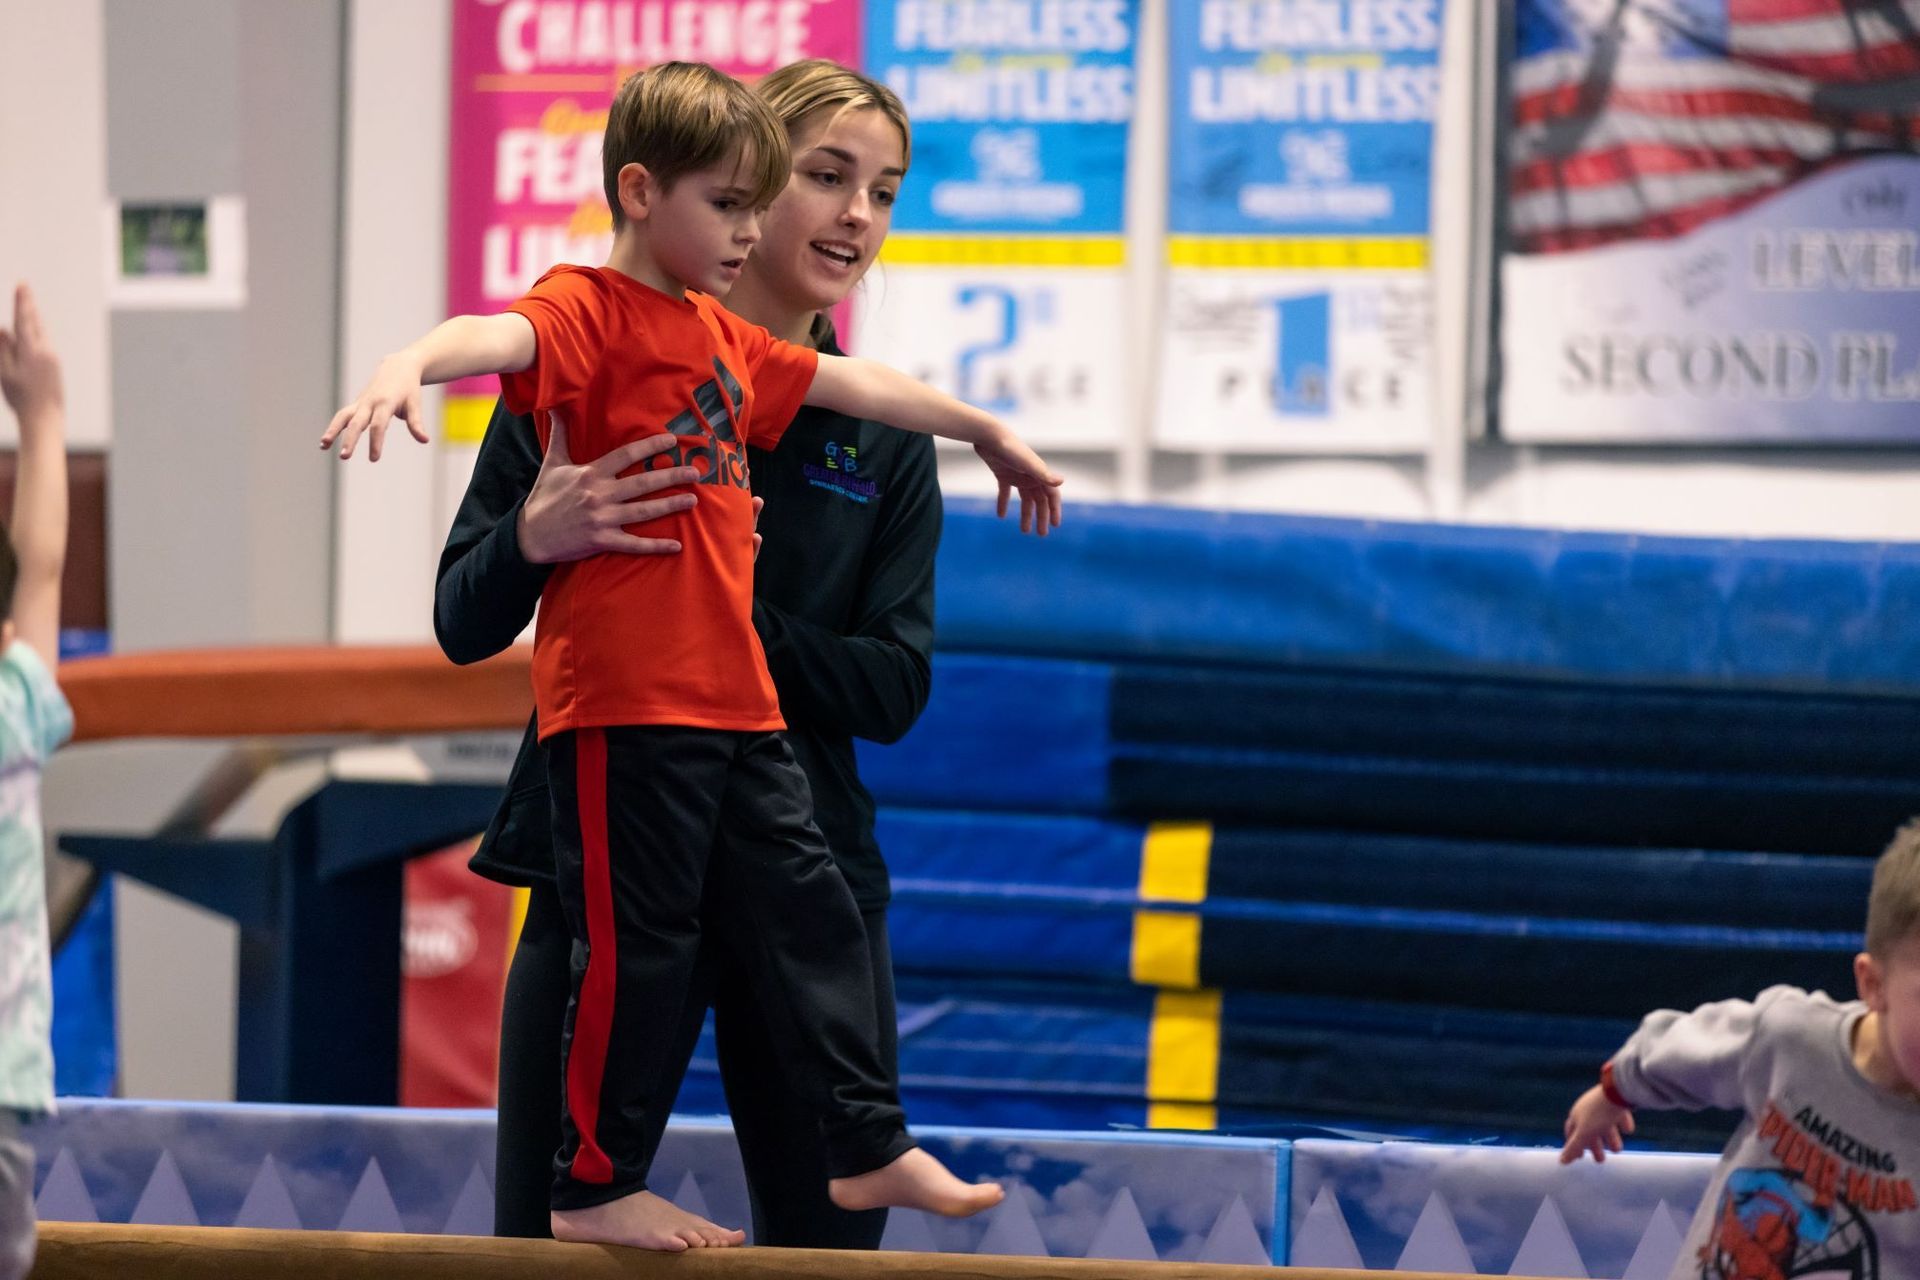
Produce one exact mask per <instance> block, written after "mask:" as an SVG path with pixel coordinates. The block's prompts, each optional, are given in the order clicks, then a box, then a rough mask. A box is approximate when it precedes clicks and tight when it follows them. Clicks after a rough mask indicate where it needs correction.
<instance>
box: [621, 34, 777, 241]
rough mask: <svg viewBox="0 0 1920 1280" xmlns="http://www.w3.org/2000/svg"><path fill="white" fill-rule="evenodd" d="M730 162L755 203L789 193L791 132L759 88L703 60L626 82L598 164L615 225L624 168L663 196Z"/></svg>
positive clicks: (665, 67) (662, 68)
mask: <svg viewBox="0 0 1920 1280" xmlns="http://www.w3.org/2000/svg"><path fill="white" fill-rule="evenodd" d="M728 160H737V161H738V163H739V165H740V173H739V179H738V180H739V184H740V186H741V187H742V188H744V189H745V191H746V192H747V198H748V199H749V200H750V201H751V202H752V203H753V204H756V205H767V204H771V203H772V202H773V198H774V197H775V196H777V195H779V194H780V192H781V191H782V190H784V189H785V188H786V185H787V179H788V178H789V177H790V176H791V172H792V168H793V158H792V154H791V152H790V150H789V148H788V146H787V131H786V129H785V128H783V127H782V125H781V122H780V121H779V120H776V119H775V118H774V113H773V112H772V111H771V110H770V109H769V108H768V106H767V103H766V102H765V101H764V100H763V99H762V98H761V97H760V96H759V95H757V94H755V93H754V92H753V90H751V89H749V88H747V87H746V86H745V85H743V84H741V83H740V82H739V81H738V80H735V79H734V78H733V77H732V76H730V75H727V74H725V73H724V72H720V71H716V70H714V69H713V68H712V67H709V66H707V65H706V64H705V63H701V62H663V63H661V64H660V65H659V66H657V67H649V68H648V69H647V70H645V71H637V72H635V73H634V74H633V75H631V76H628V77H627V81H626V83H625V84H623V85H621V86H620V92H619V93H617V94H615V95H614V99H613V108H612V110H610V111H608V112H607V132H606V136H605V137H604V138H603V139H602V140H601V143H600V164H601V173H602V177H603V178H604V180H605V183H606V189H607V205H608V207H610V208H611V209H612V210H613V225H614V226H615V227H618V226H620V225H621V224H622V223H623V222H624V221H625V218H624V217H623V216H622V214H621V211H620V170H622V169H624V168H625V167H626V166H628V165H630V164H639V165H644V166H645V167H646V170H647V172H648V173H649V174H651V175H652V176H653V178H654V180H655V181H656V182H658V183H659V184H660V188H661V190H663V191H669V190H672V188H673V184H674V183H675V182H677V181H678V180H679V179H681V178H682V177H685V176H686V175H687V174H689V173H694V172H697V171H699V170H701V169H706V168H710V167H711V166H713V165H716V164H721V163H723V162H725V161H728Z"/></svg>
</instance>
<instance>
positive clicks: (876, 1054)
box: [545, 726, 913, 1209]
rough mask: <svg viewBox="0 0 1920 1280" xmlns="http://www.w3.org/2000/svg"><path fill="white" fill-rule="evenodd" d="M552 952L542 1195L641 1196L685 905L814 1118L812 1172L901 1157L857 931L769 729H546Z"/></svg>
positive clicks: (664, 1079)
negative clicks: (552, 1137)
mask: <svg viewBox="0 0 1920 1280" xmlns="http://www.w3.org/2000/svg"><path fill="white" fill-rule="evenodd" d="M545 747H546V755H547V778H548V783H549V786H550V787H551V788H552V793H553V843H554V866H555V872H556V878H555V886H556V888H557V890H558V894H559V899H560V905H561V909H562V911H563V913H564V915H565V918H566V921H567V929H568V933H569V935H570V937H571V941H572V947H571V954H570V964H569V976H570V979H571V993H570V998H569V1000H568V1003H567V1011H566V1019H565V1024H564V1027H563V1029H562V1034H561V1050H562V1058H561V1069H562V1091H561V1131H560V1136H561V1142H560V1148H559V1154H558V1155H557V1156H556V1158H555V1162H554V1182H553V1201H552V1202H553V1206H554V1207H555V1208H558V1209H572V1208H584V1207H587V1206H590V1205H595V1204H602V1203H605V1202H607V1201H610V1200H615V1199H618V1198H620V1197H622V1196H625V1195H629V1194H631V1193H633V1192H636V1191H640V1190H643V1189H645V1187H646V1185H647V1182H646V1179H647V1170H648V1167H649V1166H650V1165H651V1163H652V1161H653V1154H654V1151H655V1149H656V1147H657V1146H658V1144H659V1139H660V1134H661V1131H662V1129H663V1127H664V1125H665V1120H666V1113H667V1111H668V1109H669V1108H670V1107H671V1105H672V1102H673V1094H674V1092H675V1091H676V1090H677V1088H678V1083H679V1079H680V1075H681V1073H682V1072H683V1071H684V1069H685V1066H686V1050H687V1048H688V1046H687V1042H686V1035H685V1032H684V1027H685V1026H686V1024H687V1023H689V1022H690V1021H692V1020H694V1019H696V1018H697V1017H698V1016H699V1010H700V1009H701V1008H702V1007H703V1005H704V993H703V992H701V991H700V990H699V986H700V984H699V981H698V974H697V966H698V959H699V955H700V943H701V924H702V901H703V898H704V899H706V900H707V902H708V904H709V905H710V907H711V908H712V909H711V910H710V911H709V912H708V913H707V916H706V920H707V922H708V923H709V924H710V925H712V926H714V927H716V928H717V929H718V930H719V931H720V937H719V941H720V942H721V944H722V945H724V946H725V947H726V948H727V949H728V951H729V952H730V953H731V954H732V955H734V956H735V957H737V959H738V960H739V962H740V964H741V966H742V967H743V969H744V970H745V973H746V978H747V981H748V982H750V983H751V984H753V985H754V986H755V987H756V988H758V989H759V990H760V991H761V992H763V993H764V994H763V998H762V1008H763V1009H764V1011H765V1012H766V1014H767V1015H768V1016H767V1026H768V1029H769V1031H770V1033H771V1036H772V1042H773V1046H774V1051H775V1054H776V1057H777V1059H778V1060H779V1061H780V1062H781V1063H782V1064H783V1065H784V1067H785V1069H786V1071H787V1072H788V1074H789V1076H790V1078H791V1079H792V1081H793V1083H794V1085H795V1087H796V1090H797V1092H798V1093H799V1094H800V1096H801V1097H803V1098H805V1099H807V1101H808V1102H809V1103H810V1104H811V1105H812V1106H813V1108H814V1109H815V1112H816V1114H817V1116H818V1118H819V1122H820V1128H821V1134H822V1142H823V1146H824V1148H825V1152H826V1161H827V1169H826V1172H827V1176H828V1177H847V1176H851V1175H853V1174H858V1173H865V1172H867V1171H869V1170H872V1169H877V1168H879V1167H880V1166H882V1165H884V1164H887V1163H888V1162H890V1161H891V1160H893V1159H895V1158H897V1157H898V1156H899V1155H900V1154H902V1153H903V1152H905V1151H906V1150H908V1149H909V1148H910V1147H911V1146H912V1145H913V1143H912V1139H911V1138H909V1137H908V1136H907V1134H906V1128H905V1121H904V1117H903V1116H902V1114H901V1111H900V1105H899V1100H898V1097H897V1093H896V1090H895V1088H894V1086H893V1082H892V1079H893V1073H892V1071H891V1070H890V1069H889V1068H888V1065H887V1063H886V1062H885V1060H884V1058H883V1055H882V1052H881V1046H880V1040H879V1036H880V1033H879V1027H878V1023H877V1020H876V1018H875V1016H874V1002H873V975H872V970H871V963H870V960H869V957H868V953H867V939H866V932H865V929H864V927H863V925H862V922H861V919H860V915H859V912H858V910H857V909H856V908H855V906H854V902H853V897H852V895H851V894H850V893H849V892H848V890H847V886H846V882H845V881H844V880H843V879H842V878H841V875H840V871H839V868H837V867H836V866H835V865H834V863H833V859H832V857H831V855H829V853H828V852H827V848H826V845H825V843H824V842H823V841H822V840H821V838H820V833H819V831H818V830H817V829H816V828H815V827H814V825H813V822H812V812H811V811H812V802H811V798H810V796H809V793H808V790H807V781H806V775H805V774H803V773H802V772H801V771H800V768H799V766H798V765H796V764H795V763H794V760H793V754H792V752H791V751H790V750H789V749H788V747H787V744H786V740H785V739H784V738H782V737H781V736H780V735H778V734H773V733H731V732H724V731H720V730H710V729H687V728H675V727H659V726H640V727H620V728H609V729H581V730H578V731H575V732H571V733H561V734H556V735H555V736H554V737H552V738H550V739H548V740H547V742H546V744H545Z"/></svg>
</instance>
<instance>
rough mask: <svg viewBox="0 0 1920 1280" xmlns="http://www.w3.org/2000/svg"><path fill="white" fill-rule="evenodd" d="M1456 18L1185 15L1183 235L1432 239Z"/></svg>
mask: <svg viewBox="0 0 1920 1280" xmlns="http://www.w3.org/2000/svg"><path fill="white" fill-rule="evenodd" d="M1441 8H1442V0H1311V2H1308V0H1197V2H1195V0H1185V2H1183V3H1175V4H1173V5H1172V6H1171V9H1172V18H1171V30H1170V32H1169V48H1170V60H1171V67H1170V73H1169V85H1168V100H1169V107H1170V110H1171V119H1170V121H1169V128H1168V157H1169V160H1168V178H1169V202H1168V203H1169V207H1168V221H1167V225H1168V230H1169V231H1171V232H1173V233H1174V234H1177V235H1179V234H1213V235H1236V236H1248V235H1270V236H1423V235H1425V234H1426V233H1427V229H1428V219H1429V203H1430V201H1429V195H1428V185H1429V180H1430V174H1431V170H1432V164H1431V156H1432V149H1433V117H1434V111H1435V108H1436V106H1437V105H1438V102H1439V97H1440V28H1441Z"/></svg>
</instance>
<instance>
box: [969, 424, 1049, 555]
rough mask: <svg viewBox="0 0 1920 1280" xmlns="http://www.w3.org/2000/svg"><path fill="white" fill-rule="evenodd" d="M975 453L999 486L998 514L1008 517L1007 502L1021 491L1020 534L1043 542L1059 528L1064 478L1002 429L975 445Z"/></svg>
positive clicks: (1024, 443) (1017, 437)
mask: <svg viewBox="0 0 1920 1280" xmlns="http://www.w3.org/2000/svg"><path fill="white" fill-rule="evenodd" d="M973 451H974V452H975V453H977V454H979V455H980V461H982V462H984V463H986V464H987V469H988V470H990V471H992V472H993V476H994V479H996V480H998V481H999V482H1000V501H999V505H998V508H997V510H998V511H999V513H1000V514H1001V515H1002V516H1004V515H1006V514H1007V500H1008V498H1009V496H1010V495H1011V494H1012V491H1013V490H1015V489H1018V490H1019V491H1020V532H1022V533H1034V534H1038V535H1039V536H1041V537H1042V538H1044V537H1046V536H1047V531H1048V530H1049V529H1053V528H1057V527H1058V526H1059V524H1060V485H1061V478H1060V476H1059V475H1057V474H1056V473H1054V472H1053V471H1051V470H1049V469H1048V468H1047V464H1046V463H1045V462H1044V461H1043V460H1042V459H1041V457H1040V455H1039V454H1037V453H1035V452H1034V451H1033V450H1032V449H1029V448H1028V447H1027V445H1026V442H1025V441H1023V440H1021V439H1020V437H1019V436H1016V435H1014V434H1013V432H1011V431H1008V430H1007V429H1006V428H1005V427H1001V428H1000V430H999V431H998V432H997V433H995V434H993V435H991V436H988V437H987V438H986V439H984V440H982V441H981V442H980V443H978V444H976V445H974V446H973Z"/></svg>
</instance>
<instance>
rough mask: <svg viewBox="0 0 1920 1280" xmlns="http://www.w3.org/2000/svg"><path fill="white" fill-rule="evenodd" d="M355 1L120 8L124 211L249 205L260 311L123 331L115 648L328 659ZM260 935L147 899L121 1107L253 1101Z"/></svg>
mask: <svg viewBox="0 0 1920 1280" xmlns="http://www.w3.org/2000/svg"><path fill="white" fill-rule="evenodd" d="M344 3H345V0H105V12H104V29H105V46H106V49H105V53H106V99H107V106H106V117H107V128H106V136H107V145H106V152H107V166H106V167H107V179H106V187H107V194H108V195H109V196H111V197H113V198H116V199H119V200H122V201H127V200H177V199H185V200H198V199H205V198H207V197H211V196H221V195H239V196H241V197H243V198H244V199H245V201H246V207H247V258H248V271H247V288H248V298H247V302H246V305H245V306H244V307H242V308H240V309H237V310H171V311H119V312H116V313H115V314H114V315H113V317H112V328H111V351H112V359H111V363H112V370H113V374H112V392H113V431H112V443H111V452H110V478H109V484H110V490H109V500H108V501H109V505H108V524H109V531H108V557H109V574H110V578H109V590H110V599H111V615H112V617H111V622H112V629H113V640H114V646H115V648H116V649H117V650H119V651H121V652H133V651H136V650H142V649H154V648H169V647H176V646H200V645H241V644H259V643H276V642H324V641H326V640H327V639H328V638H329V634H330V629H331V628H330V621H331V619H330V600H331V592H332V577H333V543H334V537H333V516H332V512H333V485H334V480H335V477H334V469H335V468H334V466H333V465H331V464H329V462H328V461H327V460H326V459H324V458H323V457H322V456H321V455H320V453H319V451H318V449H316V448H315V447H314V442H315V440H316V439H317V438H318V436H319V433H320V430H321V428H322V427H323V426H325V424H326V421H327V418H328V416H329V415H330V414H331V413H332V411H333V408H334V404H333V398H334V395H335V385H336V382H337V377H336V343H337V337H336V335H337V333H338V329H339V319H338V317H339V305H338V297H337V293H338V281H339V276H340V253H341V243H340V241H341V235H340V203H341V202H340V186H341V179H342V173H341V150H342V142H341V138H342V134H341V101H342V97H343V89H344V84H345V74H344V61H343V60H344V44H343V34H344V26H345V14H344ZM210 758H211V752H210V750H209V749H206V748H185V747H178V746H176V747H170V748H162V747H155V746H143V745H139V744H127V745H115V746H110V747H104V748H97V749H95V750H93V751H90V752H86V753H73V755H72V756H70V757H62V758H61V759H59V760H57V761H56V763H55V768H54V769H53V770H51V771H50V772H49V775H48V779H47V782H48V812H49V816H50V818H51V817H52V816H53V815H55V814H56V813H60V814H65V815H73V816H75V817H79V816H80V815H84V817H83V819H82V821H81V822H79V823H70V824H68V825H76V826H77V825H85V826H86V827H88V828H90V829H94V830H101V829H116V828H117V829H122V830H128V829H131V830H143V829H151V828H152V827H153V826H154V825H155V824H156V823H157V822H158V821H159V819H160V818H161V816H162V815H164V813H165V812H166V811H167V809H168V808H169V807H170V806H171V804H172V803H173V801H174V800H175V799H177V798H178V797H179V796H180V795H181V793H182V791H183V789H184V787H185V786H186V785H187V783H188V782H189V780H190V779H191V777H192V776H193V774H194V772H195V771H196V770H197V769H199V768H202V767H204V766H205V765H206V764H207V763H209V761H210ZM236 941H237V934H236V931H235V930H234V928H233V926H232V925H231V924H229V923H227V922H226V921H224V920H221V919H219V918H217V917H213V916H210V915H208V914H206V913H204V912H200V911H198V910H195V909H193V908H190V907H188V906H186V905H185V904H183V903H180V902H178V901H177V900H174V899H171V898H168V897H167V896H165V895H163V894H159V893H156V892H154V891H152V890H147V889H144V888H142V887H141V886H139V885H137V884H134V883H132V882H130V881H126V880H122V881H121V882H120V883H119V886H118V899H117V918H116V930H115V942H116V952H117V954H116V970H117V987H118V995H119V1035H120V1053H121V1089H122V1092H123V1093H125V1094H127V1095H129V1096H136V1097H137V1096H163V1097H190V1098H209V1097H211V1098H218V1097H231V1096H232V1089H233V1068H232V1063H233V1011H234V997H233V992H234V970H235V944H236Z"/></svg>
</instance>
